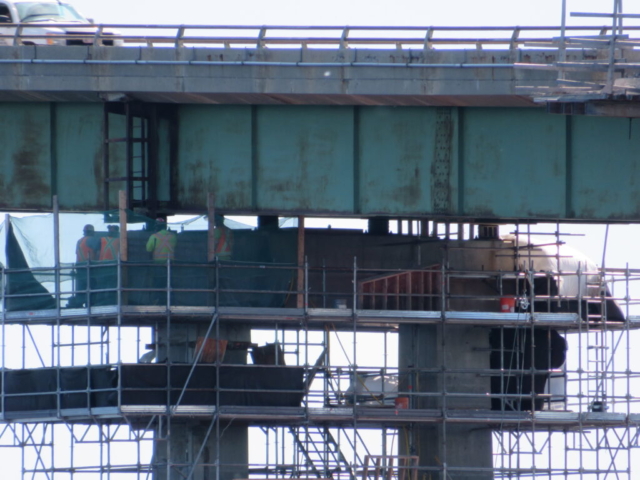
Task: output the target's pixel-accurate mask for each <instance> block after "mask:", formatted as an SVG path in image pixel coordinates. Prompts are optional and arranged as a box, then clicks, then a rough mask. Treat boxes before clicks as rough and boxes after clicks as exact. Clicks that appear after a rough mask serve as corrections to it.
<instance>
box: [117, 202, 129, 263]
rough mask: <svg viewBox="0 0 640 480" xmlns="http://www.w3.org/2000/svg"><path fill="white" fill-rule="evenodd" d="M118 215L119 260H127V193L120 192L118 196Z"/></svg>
mask: <svg viewBox="0 0 640 480" xmlns="http://www.w3.org/2000/svg"><path fill="white" fill-rule="evenodd" d="M118 204H119V205H118V206H119V211H120V212H119V213H120V259H121V260H122V261H123V262H126V261H128V260H129V245H128V243H127V192H126V191H124V190H120V192H119V195H118Z"/></svg>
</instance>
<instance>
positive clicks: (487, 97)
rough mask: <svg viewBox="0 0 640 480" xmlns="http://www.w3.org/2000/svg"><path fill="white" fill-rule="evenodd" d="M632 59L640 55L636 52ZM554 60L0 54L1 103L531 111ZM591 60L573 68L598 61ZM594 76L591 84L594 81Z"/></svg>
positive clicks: (436, 55)
mask: <svg viewBox="0 0 640 480" xmlns="http://www.w3.org/2000/svg"><path fill="white" fill-rule="evenodd" d="M630 53H631V54H633V53H635V52H630ZM556 55H557V52H556V51H542V50H515V49H514V50H420V49H416V50H409V49H405V50H373V49H331V50H329V49H326V50H323V49H267V48H262V49H255V48H254V49H251V48H245V49H243V48H227V49H212V48H140V47H137V48H136V47H98V46H96V47H93V46H91V47H59V46H18V47H8V46H3V47H0V58H2V59H3V61H2V62H1V63H0V101H12V100H22V101H24V100H31V101H51V100H60V101H67V100H68V101H83V102H87V101H88V102H91V101H96V102H98V101H104V100H110V101H117V100H120V99H124V98H133V99H138V100H143V101H148V102H169V103H172V102H175V103H229V104H329V105H336V104H339V105H433V106H445V105H448V106H514V107H515V106H534V103H533V101H532V100H531V98H530V97H528V96H527V95H528V93H527V92H526V91H523V92H522V93H521V92H520V91H517V90H516V87H519V86H520V87H522V86H543V87H549V86H554V85H555V84H556V79H557V73H556V72H554V71H540V70H527V69H516V68H514V65H515V64H516V63H535V64H552V63H553V62H555V61H556V60H557V58H556ZM593 58H594V53H593V52H591V51H587V50H584V51H577V52H570V53H569V54H568V58H567V61H580V60H592V59H593ZM594 75H602V74H601V73H600V74H598V73H594V74H588V78H585V79H586V80H589V79H591V80H593V78H594Z"/></svg>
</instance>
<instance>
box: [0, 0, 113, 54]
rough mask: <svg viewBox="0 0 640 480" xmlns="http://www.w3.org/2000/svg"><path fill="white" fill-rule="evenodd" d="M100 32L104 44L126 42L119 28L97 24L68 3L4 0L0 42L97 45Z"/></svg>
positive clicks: (0, 1)
mask: <svg viewBox="0 0 640 480" xmlns="http://www.w3.org/2000/svg"><path fill="white" fill-rule="evenodd" d="M97 33H100V37H101V40H100V41H99V42H98V43H100V44H101V45H106V46H113V45H116V46H119V45H122V44H123V41H122V40H121V39H118V38H117V37H118V36H119V33H118V32H117V31H114V30H108V29H104V30H102V29H100V27H97V26H94V25H93V22H92V21H91V20H89V19H87V18H86V17H84V16H83V15H82V14H80V13H79V12H78V11H77V10H76V9H75V8H73V7H72V6H71V5H70V4H68V3H63V2H61V1H59V0H44V1H39V2H33V1H28V0H25V1H21V0H17V1H8V0H0V45H93V43H94V41H95V37H96V34H97ZM105 36H106V37H114V38H106V39H105V38H104V37H105Z"/></svg>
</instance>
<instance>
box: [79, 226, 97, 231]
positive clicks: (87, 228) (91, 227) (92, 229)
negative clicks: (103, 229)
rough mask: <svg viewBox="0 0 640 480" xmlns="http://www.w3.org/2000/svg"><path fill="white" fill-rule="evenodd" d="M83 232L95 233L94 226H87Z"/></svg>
mask: <svg viewBox="0 0 640 480" xmlns="http://www.w3.org/2000/svg"><path fill="white" fill-rule="evenodd" d="M82 231H83V232H95V229H94V228H93V225H91V224H87V225H85V226H84V228H83V229H82Z"/></svg>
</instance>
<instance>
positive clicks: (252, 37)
mask: <svg viewBox="0 0 640 480" xmlns="http://www.w3.org/2000/svg"><path fill="white" fill-rule="evenodd" d="M1 27H2V28H4V29H7V30H8V31H11V30H10V29H15V31H14V32H11V33H6V34H2V35H0V38H1V39H7V40H10V42H9V43H13V44H18V43H20V41H24V40H25V39H30V40H42V39H51V38H52V35H44V34H30V33H28V32H29V30H33V29H36V28H47V29H51V28H52V26H51V24H39V23H29V24H2V25H1ZM55 28H75V29H77V30H78V31H79V32H80V33H75V34H60V35H54V37H55V38H57V39H74V40H86V41H87V42H88V43H87V44H88V45H89V44H93V43H95V44H98V45H99V44H101V41H104V40H114V39H117V40H121V41H122V42H124V43H125V44H129V45H147V46H154V45H174V46H177V47H180V46H184V45H200V46H204V45H212V46H213V45H216V46H217V45H223V46H225V47H232V46H241V47H242V46H247V45H250V46H254V47H255V48H268V47H270V46H283V45H286V46H297V47H301V48H305V47H306V46H308V45H323V46H331V47H335V48H354V47H365V46H370V45H376V46H395V47H402V46H422V47H423V48H426V49H431V48H434V47H435V46H441V47H442V46H455V45H473V47H474V48H482V46H484V45H487V46H488V45H509V46H510V48H517V47H519V46H525V45H526V44H527V43H537V42H543V43H547V42H548V43H549V45H550V46H552V47H555V45H554V44H553V43H554V37H556V38H557V37H558V36H559V35H560V34H561V32H562V27H559V26H522V27H521V26H513V27H511V26H497V27H484V26H480V27H456V26H440V27H438V26H406V27H388V26H378V25H373V26H336V25H333V26H331V25H324V26H318V25H316V26H311V25H307V26H292V25H272V26H257V25H147V24H100V25H78V24H63V23H60V24H56V26H55ZM167 30H174V31H175V33H166V34H165V33H164V32H162V34H156V33H157V32H158V31H167ZM610 30H611V26H607V25H605V26H566V27H564V31H565V32H580V33H582V34H584V35H586V34H588V33H592V34H593V33H595V35H597V36H604V35H606V33H607V32H609V31H610ZM205 31H207V32H210V33H211V34H209V35H207V34H206V33H204V32H205ZM634 31H640V26H626V27H625V32H627V33H629V32H634ZM199 32H203V34H202V35H200V34H199ZM271 32H273V33H271ZM316 32H322V33H318V34H317V35H314V33H316ZM331 32H335V35H332V34H331ZM487 32H494V33H498V34H499V33H504V36H501V35H496V36H483V35H482V34H484V33H487ZM531 32H544V34H542V35H539V34H538V35H534V36H526V33H531ZM235 33H237V34H235ZM451 33H458V34H459V35H457V36H454V37H451V36H449V37H447V36H446V35H450V34H451ZM470 33H471V34H476V35H471V36H469V37H467V36H466V35H467V34H470ZM438 34H440V36H439V35H438ZM442 34H445V36H441V35H442ZM479 34H480V35H479ZM638 38H639V39H640V35H639V36H638ZM89 42H90V43H89ZM556 43H557V42H556Z"/></svg>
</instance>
